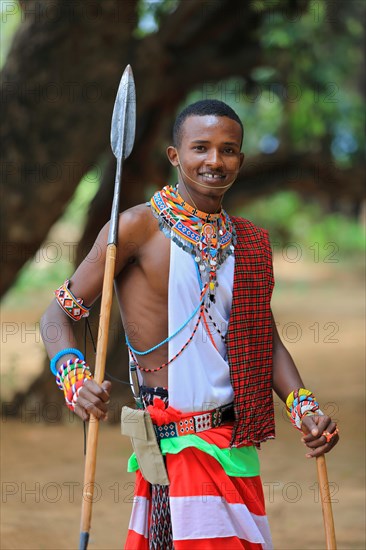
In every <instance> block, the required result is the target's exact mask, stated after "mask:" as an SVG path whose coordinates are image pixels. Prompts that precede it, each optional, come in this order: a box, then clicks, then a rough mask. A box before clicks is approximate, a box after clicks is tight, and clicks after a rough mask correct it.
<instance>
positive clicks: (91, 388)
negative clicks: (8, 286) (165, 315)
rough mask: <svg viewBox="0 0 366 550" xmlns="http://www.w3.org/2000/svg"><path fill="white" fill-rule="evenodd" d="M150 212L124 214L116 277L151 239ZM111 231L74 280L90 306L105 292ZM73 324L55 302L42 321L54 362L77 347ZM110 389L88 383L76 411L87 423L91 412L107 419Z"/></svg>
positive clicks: (142, 208)
mask: <svg viewBox="0 0 366 550" xmlns="http://www.w3.org/2000/svg"><path fill="white" fill-rule="evenodd" d="M146 210H147V208H146V207H145V206H144V205H139V206H137V207H134V208H131V209H130V210H127V211H126V212H124V213H123V214H121V215H120V218H119V226H118V239H119V245H118V253H117V259H116V268H115V276H117V275H118V274H119V273H120V272H121V271H122V270H123V268H124V267H125V265H126V264H127V263H128V262H129V261H130V260H131V259H132V258H133V257H136V256H138V251H139V247H140V246H141V244H142V243H143V242H144V240H145V239H146V238H147V225H148V223H147V220H148V219H149V218H148V217H147V215H146ZM108 231H109V223H108V224H106V225H105V226H104V227H103V229H102V230H101V231H100V233H99V235H98V237H97V239H96V241H95V243H94V245H93V247H92V249H91V250H90V252H89V254H88V255H87V256H86V258H85V259H84V260H83V262H82V263H81V264H80V265H79V267H78V268H77V270H76V271H75V273H74V274H73V276H72V277H71V278H70V287H69V288H70V290H71V292H72V293H73V294H74V296H75V297H76V298H82V299H83V303H84V305H85V306H87V307H90V306H92V305H93V303H94V302H95V301H96V300H97V299H98V297H99V296H100V294H101V292H102V287H103V278H104V266H105V257H106V250H107V240H108ZM131 245H133V246H131ZM73 323H74V321H72V320H71V319H70V318H69V317H68V316H67V315H66V314H65V312H64V311H63V310H62V308H61V307H60V306H59V304H58V303H57V301H56V299H54V300H53V301H52V302H51V304H50V306H49V307H48V308H47V310H46V311H45V313H44V315H43V317H42V319H41V334H42V339H43V342H44V345H45V347H46V350H47V353H48V356H49V357H50V359H51V358H52V357H54V356H55V355H56V354H57V353H58V352H59V351H61V350H64V349H66V348H76V347H77V343H76V338H75V335H74V332H73ZM73 357H75V355H73V354H70V355H64V356H63V357H61V358H60V359H59V360H58V361H57V363H56V369H59V367H60V366H61V364H62V363H64V362H65V361H67V360H68V359H70V358H73ZM110 387H111V384H110V382H108V381H104V382H103V384H102V387H99V386H98V385H97V384H96V383H95V382H94V381H93V380H88V381H86V382H85V384H84V386H83V388H82V390H81V391H80V394H79V398H78V400H77V407H76V408H75V412H76V413H77V414H78V415H79V416H80V417H81V418H82V419H83V420H87V419H88V418H89V414H90V413H92V414H94V415H95V416H97V417H98V418H103V417H104V416H105V414H106V411H107V407H106V405H105V403H106V402H107V401H108V400H109V391H110Z"/></svg>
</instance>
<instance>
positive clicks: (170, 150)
mask: <svg viewBox="0 0 366 550" xmlns="http://www.w3.org/2000/svg"><path fill="white" fill-rule="evenodd" d="M166 154H167V157H168V159H169V162H170V163H171V164H172V165H173V166H175V167H177V166H178V165H179V156H178V151H177V149H176V148H175V147H173V146H172V145H169V147H167V150H166Z"/></svg>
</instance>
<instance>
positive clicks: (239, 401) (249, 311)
mask: <svg viewBox="0 0 366 550" xmlns="http://www.w3.org/2000/svg"><path fill="white" fill-rule="evenodd" d="M231 220H232V222H233V224H234V226H235V229H236V233H237V245H236V247H235V271H234V286H233V301H232V309H231V315H230V321H229V327H228V332H227V336H226V340H227V353H228V360H229V365H230V378H231V383H232V386H233V390H234V407H235V416H236V423H235V426H234V431H233V437H232V441H231V445H232V446H233V447H238V446H240V445H243V444H254V445H256V446H259V444H260V443H261V442H262V441H265V440H266V439H269V438H273V437H274V435H275V429H274V410H273V397H272V323H271V309H270V301H271V295H272V290H273V285H274V279H273V269H272V253H271V247H270V243H269V238H268V232H267V231H265V230H264V229H261V228H259V227H256V226H255V225H253V224H252V223H251V222H250V221H248V220H245V219H243V218H237V217H232V218H231Z"/></svg>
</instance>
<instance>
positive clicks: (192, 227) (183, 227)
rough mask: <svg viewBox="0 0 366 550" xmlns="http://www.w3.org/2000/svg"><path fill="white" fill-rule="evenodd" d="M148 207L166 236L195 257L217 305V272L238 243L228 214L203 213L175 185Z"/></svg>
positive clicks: (166, 189)
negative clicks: (186, 200) (183, 196)
mask: <svg viewBox="0 0 366 550" xmlns="http://www.w3.org/2000/svg"><path fill="white" fill-rule="evenodd" d="M147 204H149V205H150V206H151V208H152V212H153V213H154V215H155V216H156V217H157V219H158V221H159V227H160V229H161V230H162V231H163V233H164V234H165V235H166V236H167V237H169V238H170V239H172V240H173V241H174V242H175V243H176V244H177V245H178V246H180V247H181V248H182V249H183V250H184V251H185V252H188V253H189V254H191V255H192V256H193V257H194V260H195V262H196V263H197V264H198V269H199V271H200V275H201V279H202V282H203V283H204V284H206V283H208V296H209V300H210V301H212V302H215V291H216V287H217V285H218V283H217V276H216V272H217V269H219V268H220V266H221V265H222V264H223V263H224V261H225V259H226V258H227V257H228V256H229V255H231V254H233V252H234V249H235V244H236V235H235V230H234V227H233V225H232V223H231V220H230V218H229V216H228V214H227V213H226V212H225V211H224V210H223V209H221V212H219V213H218V214H207V213H206V212H201V211H200V210H197V209H196V208H193V207H192V206H191V205H189V204H188V203H186V202H185V201H184V199H183V198H182V197H181V196H180V195H179V193H178V192H177V190H176V189H175V188H173V187H171V186H166V187H164V188H163V189H162V190H161V191H158V192H157V193H155V194H154V195H153V197H152V198H151V200H150V203H147Z"/></svg>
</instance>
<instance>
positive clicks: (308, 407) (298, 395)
mask: <svg viewBox="0 0 366 550" xmlns="http://www.w3.org/2000/svg"><path fill="white" fill-rule="evenodd" d="M286 411H287V415H288V416H289V418H290V420H291V422H292V424H293V425H294V427H295V428H297V429H298V430H301V421H302V419H303V417H304V416H306V415H308V414H317V415H323V413H322V411H321V410H320V409H319V403H318V402H317V401H316V399H315V397H314V394H313V393H312V392H311V391H310V390H306V389H305V388H299V389H297V390H294V391H292V392H291V393H290V394H289V396H288V397H287V399H286Z"/></svg>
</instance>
